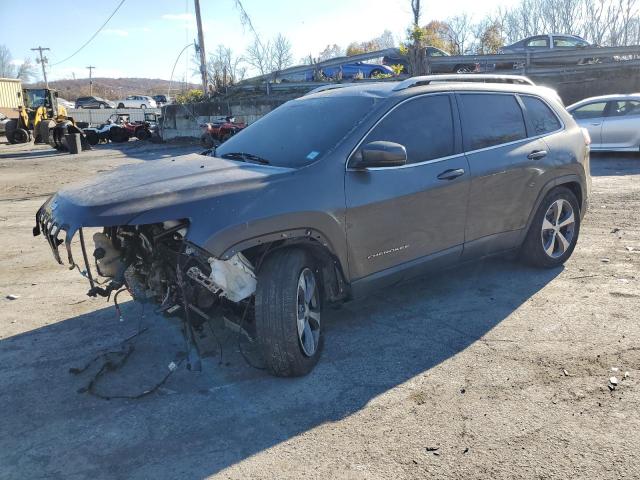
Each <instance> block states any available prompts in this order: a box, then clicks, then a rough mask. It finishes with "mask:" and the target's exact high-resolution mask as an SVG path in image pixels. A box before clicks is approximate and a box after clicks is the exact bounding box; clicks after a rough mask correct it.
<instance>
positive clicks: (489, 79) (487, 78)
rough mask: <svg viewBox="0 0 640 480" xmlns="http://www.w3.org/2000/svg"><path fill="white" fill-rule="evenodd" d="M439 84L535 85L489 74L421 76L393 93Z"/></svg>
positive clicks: (520, 78)
mask: <svg viewBox="0 0 640 480" xmlns="http://www.w3.org/2000/svg"><path fill="white" fill-rule="evenodd" d="M439 82H478V83H514V84H518V85H535V83H533V82H532V81H531V80H530V79H528V78H527V77H524V76H522V75H495V74H489V73H459V74H453V75H423V76H420V77H411V78H408V79H406V80H403V81H402V82H400V83H398V85H396V86H395V87H394V88H393V91H394V92H397V91H399V90H406V89H407V88H412V87H419V86H422V85H430V84H431V83H439Z"/></svg>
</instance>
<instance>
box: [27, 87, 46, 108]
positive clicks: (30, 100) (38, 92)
mask: <svg viewBox="0 0 640 480" xmlns="http://www.w3.org/2000/svg"><path fill="white" fill-rule="evenodd" d="M46 97H47V96H46V92H45V90H44V88H38V89H32V90H25V91H24V103H25V107H27V108H38V107H41V106H42V105H44V102H45V99H46Z"/></svg>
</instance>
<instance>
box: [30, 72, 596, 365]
mask: <svg viewBox="0 0 640 480" xmlns="http://www.w3.org/2000/svg"><path fill="white" fill-rule="evenodd" d="M467 77H468V75H467V76H466V77H465V78H467ZM433 78H434V77H426V78H421V77H417V78H411V79H409V80H406V81H404V82H393V83H378V84H363V85H354V86H350V87H343V88H336V89H327V90H325V91H321V92H317V93H312V94H309V95H306V96H304V97H301V98H298V99H296V100H292V101H290V102H287V103H286V104H284V105H282V106H280V107H279V108H277V109H275V110H274V111H272V112H271V113H269V114H268V115H266V116H265V117H263V118H262V119H260V120H258V121H257V122H255V123H253V124H252V125H250V126H249V127H247V128H246V129H244V130H243V131H241V132H239V133H238V134H237V135H235V136H233V137H231V138H230V139H229V140H227V141H226V142H225V143H224V144H222V145H221V146H219V147H218V148H217V149H216V150H215V151H213V152H211V155H212V156H202V155H195V154H194V155H185V156H180V157H175V158H168V159H162V160H157V161H153V162H142V163H140V164H136V165H128V166H125V167H121V168H119V169H116V170H114V171H112V172H109V173H106V174H102V175H101V176H98V177H95V179H94V180H93V181H89V182H83V183H82V184H80V185H79V186H76V187H73V186H72V187H67V188H65V189H63V190H61V191H59V192H58V193H57V194H55V195H54V196H53V197H51V198H50V199H49V200H47V202H46V203H45V204H44V205H43V206H42V207H41V208H40V210H39V211H38V213H37V215H36V218H37V225H36V228H35V229H34V234H36V235H37V234H39V233H40V232H41V231H42V232H43V233H44V234H45V236H46V238H47V240H48V242H49V244H50V246H51V247H52V249H53V252H54V255H55V256H56V258H57V259H58V261H59V262H60V261H61V260H60V253H59V251H58V245H59V244H61V243H65V244H66V246H67V253H68V257H69V261H70V262H71V264H72V265H73V264H74V263H73V262H74V260H73V257H72V253H71V252H72V249H71V239H72V237H73V236H74V235H75V234H76V233H77V232H79V233H80V235H79V237H80V243H81V248H82V251H83V257H84V261H85V266H83V267H82V269H84V270H85V271H86V272H87V276H88V278H89V282H90V286H91V289H90V290H89V295H92V296H95V295H102V296H108V295H109V294H111V293H112V292H113V291H117V290H119V289H121V288H127V289H128V290H129V292H131V293H132V295H133V296H134V298H135V299H137V300H140V301H152V302H155V303H157V304H158V305H159V309H160V310H161V311H166V312H170V313H179V314H181V316H182V318H183V319H185V321H186V325H187V326H188V328H185V331H187V332H190V331H191V329H197V328H200V326H201V325H202V324H203V323H204V322H206V321H207V320H209V319H211V318H213V317H214V316H216V315H219V314H220V313H219V312H220V311H224V312H229V311H235V312H236V316H237V319H238V320H237V321H238V322H239V323H240V325H241V326H242V327H243V328H244V329H245V330H246V331H248V332H254V334H255V336H256V339H257V341H258V343H259V345H260V346H261V349H262V353H263V355H264V359H265V362H266V364H267V367H268V369H269V371H270V372H272V373H273V374H275V375H281V376H293V375H302V374H305V373H307V372H309V371H310V370H311V369H312V368H313V366H314V365H315V363H316V362H317V361H318V356H319V352H320V350H321V346H322V329H321V326H322V323H321V311H322V310H323V308H324V306H326V305H327V304H330V303H337V302H342V301H345V300H348V299H352V298H358V297H362V296H363V295H365V294H366V293H368V292H371V291H372V290H373V289H378V288H381V287H385V286H390V285H393V284H394V283H396V282H398V281H399V280H404V279H408V278H411V277H412V276H415V275H419V274H422V273H425V272H427V271H430V270H433V269H441V268H443V267H444V266H448V265H451V264H454V263H457V262H463V261H467V260H471V259H476V258H480V257H484V256H487V255H492V254H498V253H502V252H507V251H519V252H520V254H521V256H522V258H523V259H524V260H526V261H527V262H529V263H530V264H532V265H535V266H538V267H543V268H551V267H556V266H558V265H560V264H562V263H563V262H565V261H566V260H567V259H568V258H569V256H570V255H571V253H572V251H573V249H574V247H575V245H576V242H577V240H578V234H579V231H580V222H581V219H582V218H583V215H584V213H585V210H586V207H587V197H588V192H589V186H590V176H589V147H588V136H587V135H586V134H585V133H584V132H583V131H582V130H581V129H580V128H579V127H578V126H577V125H576V123H575V122H574V120H573V119H572V118H571V116H570V115H569V114H568V113H567V112H566V111H565V110H564V108H562V106H561V105H560V104H559V103H558V101H557V99H556V95H554V93H553V92H552V91H550V90H549V89H545V88H543V87H536V86H530V85H516V84H497V83H496V84H491V83H469V82H466V83H462V82H460V83H459V82H449V83H447V82H442V81H439V82H433V83H432V80H431V79H433ZM435 78H437V77H435ZM485 81H487V80H486V79H485ZM86 227H102V230H101V231H98V232H96V233H95V234H94V235H93V240H94V244H95V246H94V248H93V249H91V250H90V251H89V252H88V253H87V248H88V247H87V246H86V245H85V237H84V235H83V229H86ZM61 231H64V232H66V238H65V239H62V238H60V239H59V238H58V237H59V234H60V232H61ZM87 257H88V258H91V257H93V259H94V260H95V262H93V263H94V265H90V264H89V262H88V261H87ZM92 272H97V275H98V276H101V277H106V279H107V282H109V283H106V284H105V281H104V280H103V281H102V282H100V283H98V282H97V279H96V276H95V274H94V273H92ZM105 285H106V286H105ZM225 315H227V316H228V315H229V314H228V313H225Z"/></svg>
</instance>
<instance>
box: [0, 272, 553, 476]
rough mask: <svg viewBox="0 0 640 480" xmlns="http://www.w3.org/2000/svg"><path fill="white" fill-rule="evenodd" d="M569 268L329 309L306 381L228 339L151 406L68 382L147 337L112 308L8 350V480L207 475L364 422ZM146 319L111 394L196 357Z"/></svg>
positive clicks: (427, 284)
mask: <svg viewBox="0 0 640 480" xmlns="http://www.w3.org/2000/svg"><path fill="white" fill-rule="evenodd" d="M561 271H562V269H556V270H546V271H541V270H533V269H530V268H527V267H523V266H521V265H519V264H515V263H511V262H507V261H504V260H490V261H489V260H487V261H483V262H479V263H475V264H470V265H466V266H463V267H460V268H457V269H455V270H451V271H446V272H443V273H441V274H439V275H432V276H431V277H429V278H423V279H419V280H415V281H412V282H409V283H404V284H400V285H397V286H396V287H394V288H393V289H388V290H387V291H385V292H384V294H382V295H376V296H373V297H371V298H368V299H365V300H362V301H357V302H352V303H349V304H346V305H345V306H343V307H342V308H341V309H339V310H326V312H325V315H324V317H323V318H324V322H325V323H324V327H325V340H326V341H325V349H324V352H323V356H322V358H321V360H320V362H319V364H318V365H317V367H316V369H315V370H314V371H313V372H312V373H311V374H310V375H308V376H306V377H302V378H294V379H281V378H273V377H270V376H269V375H267V374H266V373H265V372H264V371H261V370H257V369H255V368H252V367H250V366H248V365H247V364H246V363H245V362H244V361H243V359H242V357H241V356H240V354H239V353H238V336H237V335H236V334H235V333H230V332H229V330H225V331H222V330H219V329H217V330H214V332H215V333H216V337H213V336H211V339H212V341H210V342H209V345H210V346H211V349H212V352H211V356H207V357H206V358H205V359H204V361H203V371H202V372H201V373H194V372H189V371H187V370H186V369H185V368H184V363H182V364H181V365H180V366H179V368H178V370H177V371H176V372H175V373H174V374H173V375H172V376H171V377H170V378H169V380H168V381H167V382H166V384H164V385H163V387H162V388H160V389H159V390H158V391H156V392H155V393H153V394H151V395H149V396H146V397H144V398H142V399H139V400H117V399H114V400H111V401H106V400H102V399H99V398H96V397H93V396H90V395H88V394H86V393H77V390H78V389H79V388H82V387H86V385H87V383H88V381H89V380H90V379H91V378H92V375H93V374H94V373H95V370H96V369H97V366H95V367H91V368H90V369H89V370H87V371H86V372H84V373H82V374H80V375H71V374H70V373H69V372H68V369H69V368H70V367H78V366H82V365H84V364H85V363H86V362H87V361H88V360H90V359H91V358H92V357H93V356H94V355H95V354H96V352H98V351H100V350H101V349H104V348H106V347H108V346H110V345H114V344H117V343H118V339H121V338H125V337H126V336H127V335H128V334H129V333H131V332H132V331H135V329H136V327H137V322H138V319H139V318H140V314H139V312H140V309H141V307H140V305H138V304H134V303H133V302H128V303H126V304H125V305H124V306H123V315H124V319H125V321H124V322H120V321H118V318H117V316H116V315H115V312H114V309H113V307H109V308H102V309H99V310H96V311H94V312H91V313H88V314H86V315H80V316H77V317H74V318H69V319H68V320H65V321H61V322H58V323H56V324H52V325H49V326H46V327H43V328H40V329H36V330H33V331H30V332H26V333H24V334H21V335H17V336H14V337H11V338H7V339H4V340H1V341H0V362H1V363H0V364H1V365H3V368H2V369H1V370H0V399H1V402H2V405H4V408H3V411H4V412H5V415H3V416H2V420H0V430H1V431H2V432H3V435H2V436H1V438H0V464H1V465H3V476H5V477H6V478H35V477H38V478H39V477H49V476H56V475H57V476H60V477H61V478H75V477H79V478H87V477H91V478H94V479H101V478H114V477H116V478H187V479H201V478H204V477H207V476H208V475H211V474H214V473H216V472H219V471H221V470H223V469H224V468H226V467H229V466H231V465H234V464H236V463H238V462H241V461H242V460H244V459H246V458H248V457H250V456H252V455H255V454H257V453H259V452H261V451H264V450H266V449H268V448H270V447H273V446H275V445H277V444H279V443H281V442H284V441H286V440H288V439H291V438H292V437H294V436H296V435H299V434H301V433H303V432H306V431H309V430H311V429H313V428H315V427H318V426H320V425H323V424H325V423H327V422H334V421H338V420H340V419H342V418H345V417H347V416H349V415H352V414H355V413H356V412H358V411H359V410H360V409H362V408H363V407H364V406H365V405H367V403H368V402H370V401H371V400H373V399H374V398H376V397H377V396H379V395H380V394H382V393H384V392H386V391H388V390H390V389H392V388H394V387H396V386H398V385H400V384H402V383H404V382H406V381H408V380H410V379H412V378H414V377H416V376H418V375H422V374H424V373H425V372H427V371H428V370H429V369H431V368H433V367H434V366H436V365H438V364H440V363H441V362H444V361H446V360H447V359H449V358H450V357H452V356H454V355H456V354H457V353H458V352H460V351H462V350H464V349H466V348H467V347H468V346H470V345H472V344H474V343H475V342H477V341H478V340H479V339H481V338H482V337H483V336H484V335H486V334H487V332H489V331H490V330H491V329H492V328H493V327H495V326H496V325H497V324H499V323H500V322H501V321H503V320H504V319H505V318H507V317H508V316H509V315H510V314H511V313H513V312H514V311H515V310H516V309H517V308H518V307H519V306H520V305H521V304H523V303H524V302H525V301H526V300H528V299H529V298H530V297H531V296H532V295H534V294H535V293H536V292H538V291H539V290H540V289H542V288H543V287H544V286H545V285H547V284H548V283H549V282H550V281H551V280H553V278H554V277H556V276H557V275H558V274H559V273H560V272H561ZM142 321H143V323H144V325H147V326H149V330H148V331H146V332H145V333H143V334H142V335H140V336H139V337H137V338H136V339H134V340H132V342H135V348H136V349H135V351H134V353H133V354H132V355H131V357H130V358H129V361H128V363H127V364H126V365H125V366H124V367H123V368H122V369H120V370H117V371H115V372H110V374H109V375H108V376H106V377H104V380H103V381H102V382H101V383H100V384H99V385H98V386H97V388H98V390H100V391H102V392H103V393H108V394H111V395H112V394H114V393H128V394H133V393H139V392H141V391H143V390H144V389H147V388H150V387H151V386H152V385H153V384H154V383H156V382H157V381H158V379H160V378H162V376H163V375H164V374H165V372H167V365H168V364H169V362H171V361H172V360H174V359H175V358H176V357H177V356H179V353H178V352H180V351H181V350H182V351H183V350H184V343H183V341H182V338H181V335H180V333H179V331H178V327H177V323H176V322H175V321H167V320H166V319H162V318H156V317H155V316H154V315H151V314H149V315H147V316H146V317H145V318H144V319H143V320H142ZM513 341H515V342H517V341H518V338H513ZM218 342H220V344H218ZM204 343H207V342H204ZM220 347H222V357H221V356H220ZM252 358H253V357H252ZM252 361H257V362H259V359H257V360H256V359H255V358H253V360H252Z"/></svg>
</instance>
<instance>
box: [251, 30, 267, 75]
mask: <svg viewBox="0 0 640 480" xmlns="http://www.w3.org/2000/svg"><path fill="white" fill-rule="evenodd" d="M245 61H246V62H247V63H248V64H249V65H251V66H252V67H253V68H255V69H256V70H257V71H258V72H260V75H266V74H268V73H271V72H272V71H273V70H272V68H271V67H272V65H273V55H272V48H271V42H267V43H266V44H264V43H262V42H261V41H259V40H258V38H256V39H255V40H254V41H253V43H252V44H251V45H250V46H249V47H248V48H247V51H246V54H245Z"/></svg>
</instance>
